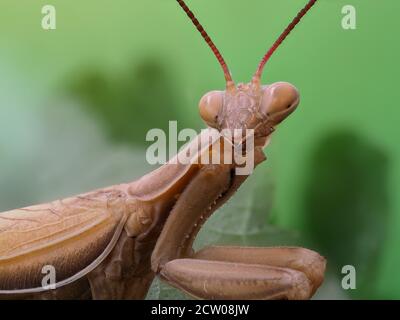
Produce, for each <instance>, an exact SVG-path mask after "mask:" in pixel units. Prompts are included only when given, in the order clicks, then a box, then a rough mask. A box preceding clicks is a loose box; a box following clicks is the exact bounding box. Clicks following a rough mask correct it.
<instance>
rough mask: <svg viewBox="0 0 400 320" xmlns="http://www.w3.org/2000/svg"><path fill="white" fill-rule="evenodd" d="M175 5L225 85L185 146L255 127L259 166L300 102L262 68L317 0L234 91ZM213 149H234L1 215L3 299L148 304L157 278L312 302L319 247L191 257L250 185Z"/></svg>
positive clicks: (191, 290)
mask: <svg viewBox="0 0 400 320" xmlns="http://www.w3.org/2000/svg"><path fill="white" fill-rule="evenodd" d="M177 1H178V3H179V4H180V6H181V7H182V8H183V9H184V11H185V12H186V13H187V15H188V16H189V17H190V18H191V20H192V21H193V23H194V24H195V26H196V27H197V29H198V30H199V31H200V32H201V34H202V36H203V37H204V39H205V40H206V41H207V43H208V45H209V46H210V47H211V49H212V50H213V52H214V53H215V55H216V57H217V58H218V61H219V62H220V64H221V66H222V68H223V70H224V75H225V78H226V90H225V91H212V92H210V93H208V94H206V95H205V96H204V97H203V98H202V99H201V101H200V114H201V116H202V118H203V119H204V121H205V122H206V123H207V125H208V126H209V127H210V128H209V129H207V130H206V131H204V132H202V133H201V134H200V135H199V136H198V137H197V138H196V139H194V141H193V142H191V144H190V145H189V146H188V148H190V147H193V146H194V144H195V143H196V141H199V139H202V137H203V136H204V135H206V134H207V132H209V131H210V130H215V129H216V130H218V132H224V131H223V130H224V129H225V132H226V130H228V131H229V130H233V129H253V130H254V147H253V149H251V150H250V151H251V152H252V154H253V155H254V158H253V159H254V165H257V164H259V163H260V162H262V161H264V160H265V156H264V153H263V151H262V148H263V147H264V146H265V145H266V144H267V142H268V141H269V138H270V136H271V134H272V132H273V130H274V129H275V127H276V126H277V125H278V124H279V123H280V122H281V121H282V120H284V119H285V118H286V117H287V116H288V115H289V114H291V113H292V112H293V111H294V110H295V108H296V107H297V105H298V103H299V94H298V91H297V90H296V88H295V87H293V86H292V85H291V84H288V83H284V82H278V83H274V84H271V85H266V86H263V85H261V84H260V78H261V73H262V70H263V67H264V65H265V63H266V62H267V60H268V59H269V57H270V56H271V55H272V53H273V52H274V51H275V49H276V48H277V47H278V46H279V44H280V43H281V42H282V41H283V40H284V39H285V37H286V36H287V35H288V34H289V32H290V31H291V30H292V29H293V27H294V26H295V25H296V24H297V23H298V22H299V21H300V19H301V18H302V16H303V15H304V14H305V13H306V12H307V11H308V10H309V9H310V8H311V6H312V5H313V4H314V3H315V2H316V0H311V1H309V3H308V4H307V5H306V7H304V9H303V10H301V11H300V13H299V14H298V15H297V17H296V18H295V19H294V20H293V21H292V23H291V24H290V25H289V26H288V28H287V29H286V30H285V31H284V32H283V34H282V35H281V36H280V37H279V39H278V40H277V41H276V43H275V44H274V45H273V47H272V48H271V49H270V50H269V51H268V52H267V54H266V55H265V56H264V58H263V59H262V61H261V63H260V65H259V68H258V69H257V72H256V73H255V75H254V77H253V79H252V81H251V82H250V83H249V84H240V85H238V86H236V85H235V84H234V82H233V80H232V78H231V75H230V73H229V70H228V67H227V65H226V64H225V61H224V60H223V58H222V56H221V54H220V53H219V51H218V49H217V48H216V47H215V45H214V44H213V42H212V41H211V39H210V38H209V37H208V35H207V33H206V32H205V31H204V29H203V28H202V26H201V25H200V24H199V22H198V21H197V19H196V18H195V17H194V15H193V13H192V12H191V11H190V10H189V9H188V7H187V6H186V4H185V3H184V2H183V1H182V0H177ZM211 128H214V129H211ZM235 141H236V140H235ZM239 141H240V143H239V144H235V143H236V142H235V143H233V144H232V145H231V146H234V149H235V152H240V153H242V156H247V154H243V153H245V152H249V151H248V149H247V148H246V151H244V150H245V149H244V148H243V147H244V146H245V145H246V142H248V141H249V140H248V137H247V136H242V137H241V139H239ZM216 142H219V143H221V145H228V142H229V141H228V138H227V137H226V136H225V135H220V137H218V139H217V140H216V141H214V142H211V143H209V145H207V146H206V147H205V148H202V149H201V150H198V152H197V153H195V154H194V155H192V157H191V161H190V162H189V163H186V164H182V163H180V162H179V161H173V160H176V159H177V158H176V157H175V158H174V159H172V160H170V161H169V162H168V163H167V164H165V165H163V166H162V167H160V168H159V169H157V170H155V171H153V172H151V173H149V174H147V175H145V176H143V177H142V178H141V179H139V180H137V181H134V182H132V183H127V184H121V185H116V186H112V187H108V188H104V189H101V190H97V191H93V192H89V193H87V194H82V195H79V196H75V197H71V198H68V199H64V200H58V201H54V202H51V203H47V204H41V205H36V206H32V207H28V208H23V209H16V210H12V211H8V212H3V213H1V214H0V298H6V299H8V298H14V299H15V298H16V299H25V298H27V299H31V298H33V299H78V298H93V299H142V298H144V297H145V296H146V293H147V291H148V288H149V286H150V284H151V282H152V280H153V278H154V276H155V275H159V276H160V277H161V279H162V280H164V281H166V282H168V283H169V284H171V285H173V286H174V287H177V288H179V289H180V290H182V291H184V292H186V293H188V294H190V295H192V296H193V297H196V298H204V299H308V298H310V297H311V296H312V295H313V294H314V293H315V291H316V290H317V288H318V287H319V286H320V284H321V283H322V281H323V277H324V271H325V259H324V258H322V257H321V256H320V255H319V254H318V253H315V252H313V251H310V250H307V249H303V248H293V247H276V248H261V247H260V248H255V247H208V248H205V249H203V250H200V251H199V252H193V250H192V244H193V241H194V239H195V236H196V235H197V233H198V231H199V229H200V228H201V226H202V225H203V223H204V222H205V220H206V219H207V218H208V217H209V216H210V215H211V214H212V213H213V212H214V211H215V210H216V209H217V208H218V207H220V206H221V205H222V204H223V203H224V202H225V201H227V200H228V199H229V198H230V197H231V196H232V195H233V194H234V193H235V191H236V190H237V189H238V188H239V186H240V185H241V184H242V183H243V182H244V181H245V180H246V178H247V177H248V176H247V175H237V174H236V171H235V170H236V169H237V168H238V167H239V164H238V163H237V162H235V161H233V163H229V161H226V162H228V163H227V164H226V162H225V161H222V160H221V162H220V163H216V164H204V163H201V161H197V160H198V159H199V158H200V157H202V156H203V155H205V154H206V155H210V154H213V153H215V152H217V153H218V152H220V148H214V145H215V143H216ZM230 142H231V141H230ZM187 150H188V149H185V150H183V151H181V152H180V154H187ZM238 150H239V151H238ZM180 154H178V156H179V155H180ZM178 156H177V157H178ZM222 158H223V157H221V159H222ZM195 160H196V161H195ZM44 266H52V267H54V270H55V271H56V281H57V282H56V284H55V288H51V287H50V288H49V287H45V286H43V285H42V280H43V277H44V274H43V273H42V272H43V267H44Z"/></svg>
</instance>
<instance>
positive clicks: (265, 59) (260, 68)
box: [253, 0, 317, 82]
mask: <svg viewBox="0 0 400 320" xmlns="http://www.w3.org/2000/svg"><path fill="white" fill-rule="evenodd" d="M315 2H317V0H310V1H308V3H307V4H306V6H305V7H304V8H303V9H301V10H300V11H299V13H298V14H297V16H296V17H295V18H294V19H293V20H292V22H291V23H290V24H289V25H288V26H287V27H286V29H285V30H284V31H283V32H282V34H281V35H280V36H279V38H278V39H277V40H276V41H275V43H274V44H273V45H272V47H271V48H270V49H269V50H268V51H267V53H266V54H265V56H264V57H263V58H262V60H261V62H260V64H259V66H258V68H257V71H256V73H255V75H254V78H253V79H254V80H253V81H256V82H259V81H260V78H261V75H262V72H263V69H264V66H265V64H266V63H267V62H268V60H269V59H270V58H271V56H272V54H273V53H274V52H275V50H276V49H278V47H279V46H280V45H281V43H282V42H283V41H284V40H285V39H286V37H287V36H288V35H289V33H290V32H291V31H292V30H293V29H294V27H295V26H296V25H297V24H298V23H299V22H300V20H301V18H303V16H304V15H305V14H306V13H307V12H308V10H310V9H311V7H312V6H313V5H314V4H315Z"/></svg>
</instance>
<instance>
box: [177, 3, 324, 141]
mask: <svg viewBox="0 0 400 320" xmlns="http://www.w3.org/2000/svg"><path fill="white" fill-rule="evenodd" d="M177 1H178V3H179V5H180V6H181V7H182V8H183V10H184V11H185V12H186V14H187V15H188V16H189V18H190V19H191V20H192V22H193V23H194V25H195V26H196V28H197V29H198V30H199V32H200V33H201V35H202V36H203V38H204V40H205V41H206V42H207V44H208V45H209V46H210V48H211V50H212V51H213V53H214V55H215V56H216V58H217V59H218V62H219V63H220V65H221V67H222V70H223V72H224V76H225V80H226V89H225V90H224V91H211V92H208V93H207V94H205V95H204V96H203V97H202V98H201V100H200V103H199V108H200V115H201V117H202V118H203V120H204V121H205V123H206V124H207V125H208V126H210V127H213V128H215V129H217V130H220V131H223V130H235V129H241V130H242V132H245V131H246V129H253V130H254V136H255V143H256V145H264V144H265V142H266V141H267V138H268V136H269V135H270V134H271V133H272V132H273V131H274V129H275V127H276V126H277V125H278V124H279V123H280V122H282V121H283V120H284V119H285V118H286V117H287V116H289V115H290V114H291V113H292V112H293V111H294V110H295V109H296V107H297V105H298V104H299V101H300V97H299V92H298V90H297V89H296V88H295V87H294V86H293V85H291V84H290V83H287V82H276V83H273V84H270V85H261V75H262V71H263V69H264V66H265V64H266V63H267V61H268V60H269V58H270V57H271V56H272V54H273V53H274V51H275V50H276V49H277V48H278V47H279V45H280V44H281V43H282V42H283V40H285V38H286V37H287V36H288V35H289V33H290V32H291V31H292V30H293V28H294V27H295V26H296V25H297V24H298V23H299V22H300V20H301V18H302V17H303V16H304V15H305V14H306V13H307V11H308V10H310V9H311V7H312V6H313V5H314V4H315V2H316V1H317V0H309V2H308V3H307V5H306V6H305V7H304V8H303V9H302V10H300V12H299V13H298V14H297V16H296V17H295V18H294V19H293V20H292V22H291V23H290V24H289V25H288V26H287V28H286V29H285V30H284V31H283V33H282V34H281V35H280V36H279V38H278V39H277V40H276V41H275V43H274V44H273V46H272V47H271V48H270V49H269V50H268V51H267V53H266V54H265V55H264V57H263V59H262V60H261V62H260V64H259V66H258V68H257V71H256V73H255V74H254V76H253V79H252V81H251V82H250V83H248V84H239V85H237V86H236V85H235V83H234V82H233V80H232V77H231V74H230V72H229V69H228V66H227V64H226V62H225V60H224V59H223V57H222V55H221V53H220V52H219V51H218V49H217V47H216V46H215V44H214V43H213V42H212V40H211V39H210V37H209V36H208V34H207V33H206V31H205V30H204V28H203V27H202V26H201V24H200V23H199V21H198V20H197V19H196V18H195V16H194V14H193V12H191V11H190V9H189V8H188V7H187V6H186V4H185V3H184V1H183V0H177Z"/></svg>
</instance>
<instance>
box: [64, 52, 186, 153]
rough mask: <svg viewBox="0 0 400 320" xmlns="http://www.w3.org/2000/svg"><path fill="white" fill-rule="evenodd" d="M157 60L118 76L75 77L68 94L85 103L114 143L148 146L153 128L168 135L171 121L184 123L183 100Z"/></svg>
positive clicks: (89, 72) (145, 61)
mask: <svg viewBox="0 0 400 320" xmlns="http://www.w3.org/2000/svg"><path fill="white" fill-rule="evenodd" d="M171 76H172V75H171V74H169V73H168V72H167V70H166V69H165V68H164V66H163V65H162V64H160V63H159V62H158V61H157V59H156V58H154V59H152V58H146V59H143V60H142V61H140V62H139V63H134V64H132V65H131V66H130V67H128V68H127V69H126V70H124V72H122V73H121V74H119V75H117V76H111V75H108V74H105V73H104V72H103V71H102V70H101V69H100V68H92V69H88V70H86V71H83V72H82V73H80V74H77V75H76V76H74V78H73V79H72V81H71V85H70V86H69V94H71V95H72V96H73V97H75V98H77V99H78V101H79V100H80V101H82V102H83V105H84V106H85V107H86V108H88V109H89V111H90V112H91V113H92V114H93V115H95V116H96V117H97V118H98V119H99V120H100V121H101V122H102V124H103V126H104V127H105V131H106V132H107V134H108V136H109V137H110V138H111V139H112V140H113V141H115V142H123V143H133V144H142V145H144V144H146V133H147V132H148V130H150V129H152V128H160V129H163V130H165V132H168V131H167V129H168V121H169V120H176V121H178V125H179V124H180V123H181V117H180V115H179V105H180V104H181V100H180V98H179V95H178V94H177V93H176V91H177V90H176V89H175V88H173V86H172V85H171V82H173V81H170V79H171Z"/></svg>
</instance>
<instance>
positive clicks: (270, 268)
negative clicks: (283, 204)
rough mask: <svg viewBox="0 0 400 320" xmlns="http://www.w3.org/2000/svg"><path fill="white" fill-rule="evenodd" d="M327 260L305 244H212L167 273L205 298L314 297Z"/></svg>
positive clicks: (166, 278) (172, 281)
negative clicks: (242, 245) (238, 245)
mask: <svg viewBox="0 0 400 320" xmlns="http://www.w3.org/2000/svg"><path fill="white" fill-rule="evenodd" d="M324 270H325V259H324V258H322V257H321V256H319V255H318V254H317V253H315V252H313V251H310V250H307V249H303V248H289V247H277V248H253V247H208V248H206V249H203V250H201V251H199V252H197V253H195V254H194V255H193V256H192V257H191V258H190V259H176V260H172V261H170V262H168V263H167V264H166V265H165V266H164V268H163V269H162V270H161V278H162V279H163V280H164V281H167V282H168V283H169V284H171V285H172V286H174V287H177V288H178V289H181V290H182V291H185V292H187V293H189V294H190V295H192V296H194V297H197V298H203V299H309V298H310V297H311V296H312V295H313V294H314V293H315V291H316V289H317V288H318V287H319V285H320V284H321V283H322V280H323V274H324Z"/></svg>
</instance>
